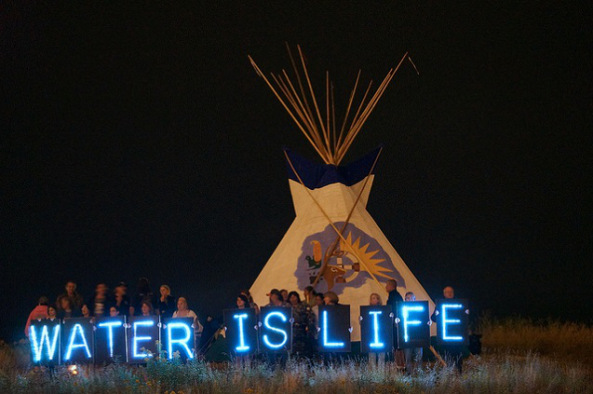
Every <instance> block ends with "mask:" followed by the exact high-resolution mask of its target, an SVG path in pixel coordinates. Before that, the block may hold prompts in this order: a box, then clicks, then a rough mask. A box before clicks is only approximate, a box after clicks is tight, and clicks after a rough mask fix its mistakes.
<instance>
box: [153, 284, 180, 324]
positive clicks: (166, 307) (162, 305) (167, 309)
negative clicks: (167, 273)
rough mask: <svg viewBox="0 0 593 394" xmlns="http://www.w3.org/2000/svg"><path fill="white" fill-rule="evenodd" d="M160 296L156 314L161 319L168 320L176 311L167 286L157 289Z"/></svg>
mask: <svg viewBox="0 0 593 394" xmlns="http://www.w3.org/2000/svg"><path fill="white" fill-rule="evenodd" d="M159 291H160V293H161V296H160V297H159V302H158V304H157V309H158V314H159V315H160V316H161V318H169V317H172V316H173V312H175V310H176V309H177V303H176V302H175V298H174V297H173V296H172V295H171V288H170V287H169V286H167V285H161V288H160V289H159Z"/></svg>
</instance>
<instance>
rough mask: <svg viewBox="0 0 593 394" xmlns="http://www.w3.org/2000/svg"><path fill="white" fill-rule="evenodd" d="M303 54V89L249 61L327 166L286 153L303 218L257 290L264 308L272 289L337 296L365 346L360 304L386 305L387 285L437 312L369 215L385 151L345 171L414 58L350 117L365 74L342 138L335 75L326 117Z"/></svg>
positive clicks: (300, 81) (282, 244)
mask: <svg viewBox="0 0 593 394" xmlns="http://www.w3.org/2000/svg"><path fill="white" fill-rule="evenodd" d="M298 51H299V54H300V60H301V64H302V70H303V73H304V78H303V77H301V75H300V72H299V71H298V69H297V67H296V63H295V61H294V58H293V57H292V54H291V52H290V50H289V55H290V58H291V61H292V64H293V67H294V71H295V74H296V75H295V76H296V83H293V81H291V80H290V78H289V77H288V74H287V73H286V71H284V70H283V71H282V74H279V75H273V74H272V79H273V81H274V82H275V84H276V87H274V85H273V84H272V83H271V82H270V81H269V80H268V79H267V78H266V77H265V76H264V75H263V73H262V72H261V70H260V69H259V68H258V66H257V65H256V64H255V62H254V61H253V59H251V58H250V60H251V62H252V64H253V66H254V68H255V69H256V72H257V73H258V75H260V76H261V77H262V78H264V80H265V81H266V83H267V84H268V86H269V87H270V88H271V89H272V91H273V92H274V94H275V95H276V97H277V98H278V99H279V100H280V102H281V103H282V105H283V106H284V108H285V109H286V110H287V111H288V113H289V114H290V116H291V117H292V119H293V120H294V121H295V122H296V123H297V125H298V127H299V129H300V130H301V131H302V132H303V133H304V134H305V136H306V137H307V139H308V140H309V142H311V144H312V145H313V147H314V148H315V150H316V151H317V153H318V154H319V155H320V156H321V158H322V159H323V161H324V162H325V163H324V164H316V163H312V162H310V161H308V160H305V159H304V158H302V157H300V156H298V155H297V154H295V153H293V152H291V151H289V150H285V151H284V154H285V157H286V160H287V164H288V174H289V186H290V191H291V194H292V199H293V203H294V208H295V212H296V218H295V220H294V222H293V223H292V225H291V226H290V228H289V229H288V231H287V233H286V234H285V235H284V238H283V239H282V241H280V244H279V245H278V247H277V248H276V250H275V251H274V253H273V254H272V256H271V257H270V259H269V260H268V262H267V263H266V265H265V266H264V267H263V269H262V271H261V272H260V274H259V276H258V277H257V279H256V280H255V282H254V283H253V285H252V286H251V289H250V291H251V294H252V295H253V297H254V299H255V301H256V302H257V303H258V304H259V305H266V304H267V303H268V298H267V293H269V292H270V290H271V289H273V288H277V289H287V290H289V291H290V290H297V289H298V290H299V291H302V290H303V289H304V288H305V287H306V286H309V285H312V286H313V287H314V288H315V290H316V291H318V292H326V291H333V292H335V293H336V294H337V295H338V296H339V298H340V303H341V304H349V305H350V311H351V312H350V313H351V326H352V328H353V331H352V340H353V341H359V340H360V330H359V328H360V326H359V324H358V317H359V315H360V313H359V306H361V305H368V304H369V296H370V294H371V293H378V294H379V295H381V297H382V298H383V302H385V301H386V298H387V293H386V291H385V281H386V280H388V279H390V278H393V279H396V280H397V282H398V291H399V292H400V293H401V294H402V295H403V294H404V293H405V292H407V291H413V292H414V293H415V294H416V297H417V299H418V300H428V301H429V303H430V304H431V308H432V307H433V303H432V300H431V299H430V297H429V296H428V294H427V293H426V291H425V290H424V288H423V287H422V285H421V284H420V283H419V282H418V280H417V279H416V277H415V276H414V275H413V274H412V272H411V271H410V269H409V268H408V266H407V265H406V264H405V263H404V261H403V260H402V259H401V257H400V256H399V255H398V253H397V252H396V250H395V249H394V247H393V246H392V245H391V243H390V242H389V240H387V238H386V237H385V235H384V234H383V232H382V231H381V229H380V228H379V227H378V226H377V223H375V221H374V220H373V218H372V217H371V215H370V214H369V212H368V211H367V210H366V204H367V201H368V197H369V193H370V189H371V186H372V183H373V179H374V169H375V165H376V163H377V160H378V158H379V155H380V153H381V150H382V148H377V149H376V150H374V151H373V152H371V153H369V154H367V155H366V156H365V157H363V158H362V159H360V160H358V161H356V162H353V163H351V164H349V165H347V166H339V164H340V162H341V160H342V159H343V157H344V155H345V154H346V152H347V150H348V148H349V147H350V145H351V144H352V141H353V140H354V138H355V137H356V135H357V134H358V132H359V131H360V128H361V126H362V124H363V123H364V121H365V120H366V118H367V117H368V115H369V114H370V112H371V111H372V109H373V107H374V106H375V105H376V103H377V101H378V99H379V98H380V97H381V95H382V93H383V91H384V90H385V88H386V87H387V85H388V84H389V82H390V80H391V78H392V77H393V75H395V72H396V71H397V69H398V68H399V67H400V65H401V64H402V62H403V61H404V60H405V59H406V58H408V55H407V54H405V55H404V57H403V58H402V59H401V61H400V62H399V64H398V66H397V67H396V68H395V69H392V70H390V71H389V73H388V74H387V76H386V77H385V79H384V81H383V83H382V84H381V85H380V86H379V88H378V89H377V91H376V92H375V93H374V94H373V95H372V96H371V97H370V98H369V99H368V100H367V97H368V95H369V91H370V87H371V86H370V84H369V87H368V88H367V90H366V93H365V94H364V97H363V98H362V101H361V102H360V104H359V106H358V110H357V111H356V113H355V115H354V116H353V117H352V119H349V113H350V112H351V109H352V103H353V100H354V97H355V94H356V90H357V86H358V81H359V78H360V72H359V74H358V77H357V79H356V83H355V86H354V89H353V90H352V94H351V96H350V100H349V103H348V108H347V110H346V113H345V115H344V120H343V123H342V125H341V129H340V131H339V133H338V132H337V130H336V122H335V111H334V105H333V95H332V93H331V91H332V89H331V88H330V82H329V76H327V77H326V81H327V82H326V97H325V102H326V111H325V119H323V117H322V116H321V111H320V110H319V106H318V104H317V100H316V97H315V93H314V91H313V88H312V85H311V82H310V79H309V76H308V73H307V68H306V65H305V61H304V57H303V54H302V52H301V49H300V47H298ZM305 86H306V87H307V88H305ZM347 124H349V126H348V127H347Z"/></svg>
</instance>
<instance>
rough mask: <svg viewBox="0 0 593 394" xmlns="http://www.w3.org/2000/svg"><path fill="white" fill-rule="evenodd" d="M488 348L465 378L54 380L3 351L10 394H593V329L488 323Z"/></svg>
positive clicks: (103, 373)
mask: <svg viewBox="0 0 593 394" xmlns="http://www.w3.org/2000/svg"><path fill="white" fill-rule="evenodd" d="M481 331H482V334H483V345H484V349H483V350H484V351H483V354H482V355H481V356H480V357H474V356H472V357H471V358H469V359H468V360H466V362H465V364H464V372H463V374H462V375H458V374H457V373H456V372H455V371H454V370H453V369H452V368H443V367H441V366H439V365H433V364H425V365H424V366H423V367H422V368H420V369H418V370H417V371H415V372H414V373H413V374H412V375H405V374H402V373H401V372H399V371H398V370H397V369H396V368H395V367H394V366H393V365H389V364H388V366H387V367H386V368H385V369H375V368H371V367H370V366H369V365H367V364H366V363H364V362H361V361H347V362H345V363H343V364H335V365H330V366H323V365H320V364H318V363H306V362H294V361H289V362H288V364H287V366H286V369H285V370H281V369H274V368H270V367H269V366H268V365H266V364H254V365H252V366H251V367H248V368H241V367H238V366H235V365H227V364H208V363H204V362H193V363H189V364H187V365H181V364H176V363H170V362H165V361H158V360H157V361H152V362H149V363H148V364H147V366H146V367H141V368H140V367H132V366H127V365H112V366H109V367H105V368H93V367H84V366H81V367H80V369H79V373H78V374H77V375H72V374H71V373H69V372H68V371H67V370H66V369H65V368H58V369H57V371H56V376H55V377H54V378H53V379H51V378H50V376H49V373H48V371H47V370H45V369H39V368H33V367H31V366H30V365H29V361H28V348H27V347H26V346H25V345H17V346H8V345H1V346H0V392H2V393H5V392H6V393H10V392H15V393H31V392H47V393H99V392H112V393H167V394H172V393H173V392H175V393H176V394H179V393H201V392H204V393H283V394H284V393H309V392H316V393H358V392H364V393H393V392H397V393H535V392H538V393H593V358H592V357H591V354H592V353H593V328H591V327H587V326H583V325H577V324H561V323H556V322H552V323H537V324H536V323H534V322H530V321H527V320H518V319H515V320H510V321H504V322H496V321H491V320H489V321H486V322H483V323H482V327H481Z"/></svg>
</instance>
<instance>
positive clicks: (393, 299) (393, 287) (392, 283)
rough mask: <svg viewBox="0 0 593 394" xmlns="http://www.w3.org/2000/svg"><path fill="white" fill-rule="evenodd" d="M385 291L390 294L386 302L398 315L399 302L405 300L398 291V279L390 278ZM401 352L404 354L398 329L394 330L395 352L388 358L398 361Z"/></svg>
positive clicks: (395, 314)
mask: <svg viewBox="0 0 593 394" xmlns="http://www.w3.org/2000/svg"><path fill="white" fill-rule="evenodd" d="M385 291H387V293H388V294H389V297H387V302H386V304H387V305H389V306H390V307H391V312H393V315H394V316H397V303H398V302H403V300H404V299H403V298H402V296H401V294H399V292H398V291H397V281H396V280H395V279H389V280H388V281H387V283H385ZM400 354H401V355H402V356H403V353H402V351H401V349H399V348H398V347H397V330H393V352H392V353H391V354H390V355H389V356H388V359H389V360H392V361H397V360H398V357H397V356H398V355H400Z"/></svg>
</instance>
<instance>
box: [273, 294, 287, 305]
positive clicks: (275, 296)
mask: <svg viewBox="0 0 593 394" xmlns="http://www.w3.org/2000/svg"><path fill="white" fill-rule="evenodd" d="M283 302H284V301H283V300H282V295H281V294H280V292H276V293H272V294H271V295H270V303H271V304H272V305H274V306H281V305H282V304H283Z"/></svg>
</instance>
